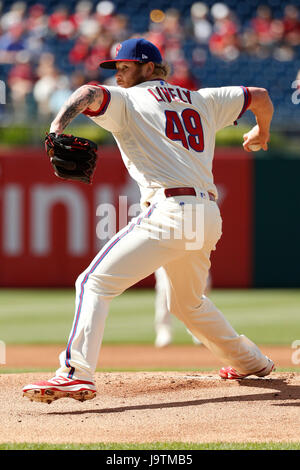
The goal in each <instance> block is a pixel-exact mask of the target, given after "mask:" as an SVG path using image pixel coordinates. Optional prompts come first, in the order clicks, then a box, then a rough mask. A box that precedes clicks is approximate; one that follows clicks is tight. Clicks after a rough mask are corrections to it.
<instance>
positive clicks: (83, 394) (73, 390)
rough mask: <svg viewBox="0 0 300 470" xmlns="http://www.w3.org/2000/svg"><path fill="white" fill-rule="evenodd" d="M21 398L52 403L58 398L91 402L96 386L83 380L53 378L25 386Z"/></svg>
mask: <svg viewBox="0 0 300 470" xmlns="http://www.w3.org/2000/svg"><path fill="white" fill-rule="evenodd" d="M23 396H24V397H27V398H29V400H30V401H39V402H43V403H48V404H50V403H52V402H53V401H54V400H58V399H59V398H74V400H79V401H85V400H91V399H92V398H95V396H96V386H95V384H94V383H93V382H88V381H85V380H77V379H76V380H74V379H68V378H67V377H62V376H58V377H53V378H52V379H50V380H48V381H46V380H44V381H41V382H35V383H33V384H29V385H25V387H24V388H23Z"/></svg>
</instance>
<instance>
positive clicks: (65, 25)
mask: <svg viewBox="0 0 300 470" xmlns="http://www.w3.org/2000/svg"><path fill="white" fill-rule="evenodd" d="M48 26H49V30H50V31H51V32H52V33H53V34H54V35H55V36H57V37H58V38H61V39H70V38H72V37H73V36H74V34H75V29H76V28H75V24H74V22H73V21H72V19H71V18H70V16H69V11H68V8H67V7H66V6H65V5H59V6H57V7H56V8H55V10H54V12H53V13H52V14H51V15H50V16H49V21H48Z"/></svg>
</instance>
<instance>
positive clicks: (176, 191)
mask: <svg viewBox="0 0 300 470" xmlns="http://www.w3.org/2000/svg"><path fill="white" fill-rule="evenodd" d="M203 194H205V193H203ZM207 194H208V197H209V199H210V200H211V201H215V200H216V198H215V196H214V195H213V194H212V193H207ZM165 196H166V197H173V196H197V193H196V190H195V189H194V188H186V187H184V188H167V189H165Z"/></svg>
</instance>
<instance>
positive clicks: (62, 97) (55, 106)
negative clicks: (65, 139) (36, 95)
mask: <svg viewBox="0 0 300 470" xmlns="http://www.w3.org/2000/svg"><path fill="white" fill-rule="evenodd" d="M72 91H73V90H72V87H71V80H70V79H69V78H68V77H67V76H66V75H59V76H58V79H57V81H56V85H55V88H54V90H53V92H52V93H51V95H50V96H49V100H48V102H49V111H50V113H51V115H52V116H55V115H56V114H57V113H58V111H59V110H60V108H61V107H62V105H63V104H64V102H65V101H66V100H67V99H68V98H69V96H70V95H71V94H72Z"/></svg>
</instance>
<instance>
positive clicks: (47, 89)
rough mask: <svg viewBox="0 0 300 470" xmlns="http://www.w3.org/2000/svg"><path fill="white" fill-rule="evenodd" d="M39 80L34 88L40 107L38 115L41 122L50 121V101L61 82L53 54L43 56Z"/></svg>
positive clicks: (38, 71)
mask: <svg viewBox="0 0 300 470" xmlns="http://www.w3.org/2000/svg"><path fill="white" fill-rule="evenodd" d="M37 76H38V80H37V81H36V83H35V85H34V88H33V96H34V99H35V100H36V102H37V105H38V115H39V118H40V119H41V120H44V119H45V120H46V119H49V117H50V114H51V109H50V107H49V99H50V97H51V95H52V94H53V92H54V91H55V90H56V87H57V82H58V80H59V76H60V74H59V71H58V69H57V68H56V67H55V57H54V55H53V54H50V53H45V54H42V56H41V58H40V61H39V64H38V67H37Z"/></svg>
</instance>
